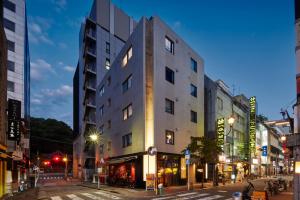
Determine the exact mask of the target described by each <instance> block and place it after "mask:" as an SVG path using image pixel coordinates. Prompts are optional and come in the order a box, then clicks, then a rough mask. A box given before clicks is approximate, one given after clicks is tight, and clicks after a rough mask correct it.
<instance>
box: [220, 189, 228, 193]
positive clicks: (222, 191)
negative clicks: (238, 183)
mask: <svg viewBox="0 0 300 200" xmlns="http://www.w3.org/2000/svg"><path fill="white" fill-rule="evenodd" d="M218 192H221V193H225V192H227V191H225V190H218Z"/></svg>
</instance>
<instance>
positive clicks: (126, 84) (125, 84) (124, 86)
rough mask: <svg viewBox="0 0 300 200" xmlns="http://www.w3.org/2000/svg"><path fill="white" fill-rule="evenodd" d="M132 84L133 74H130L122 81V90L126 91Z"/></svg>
mask: <svg viewBox="0 0 300 200" xmlns="http://www.w3.org/2000/svg"><path fill="white" fill-rule="evenodd" d="M131 85H132V75H130V76H129V77H128V78H127V79H126V80H125V81H124V82H123V83H122V90H123V93H124V92H126V91H127V90H129V88H131Z"/></svg>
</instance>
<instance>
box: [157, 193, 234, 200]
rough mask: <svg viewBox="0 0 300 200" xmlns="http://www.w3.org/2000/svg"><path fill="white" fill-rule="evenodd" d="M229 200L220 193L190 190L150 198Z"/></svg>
mask: <svg viewBox="0 0 300 200" xmlns="http://www.w3.org/2000/svg"><path fill="white" fill-rule="evenodd" d="M225 192H226V191H218V192H217V193H225ZM188 199H191V200H231V199H232V198H228V196H227V197H225V195H224V194H223V195H221V194H216V193H214V194H210V193H201V192H190V193H183V194H177V195H169V196H164V197H158V198H153V199H152V200H188Z"/></svg>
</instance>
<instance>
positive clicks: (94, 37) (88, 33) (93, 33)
mask: <svg viewBox="0 0 300 200" xmlns="http://www.w3.org/2000/svg"><path fill="white" fill-rule="evenodd" d="M86 34H87V36H89V37H90V38H92V39H94V40H96V31H95V30H93V29H91V28H90V29H88V30H87V31H86Z"/></svg>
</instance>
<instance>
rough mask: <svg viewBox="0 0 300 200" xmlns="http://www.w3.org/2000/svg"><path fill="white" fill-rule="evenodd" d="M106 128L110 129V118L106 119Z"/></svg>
mask: <svg viewBox="0 0 300 200" xmlns="http://www.w3.org/2000/svg"><path fill="white" fill-rule="evenodd" d="M107 128H108V129H110V128H111V120H108V121H107Z"/></svg>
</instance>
